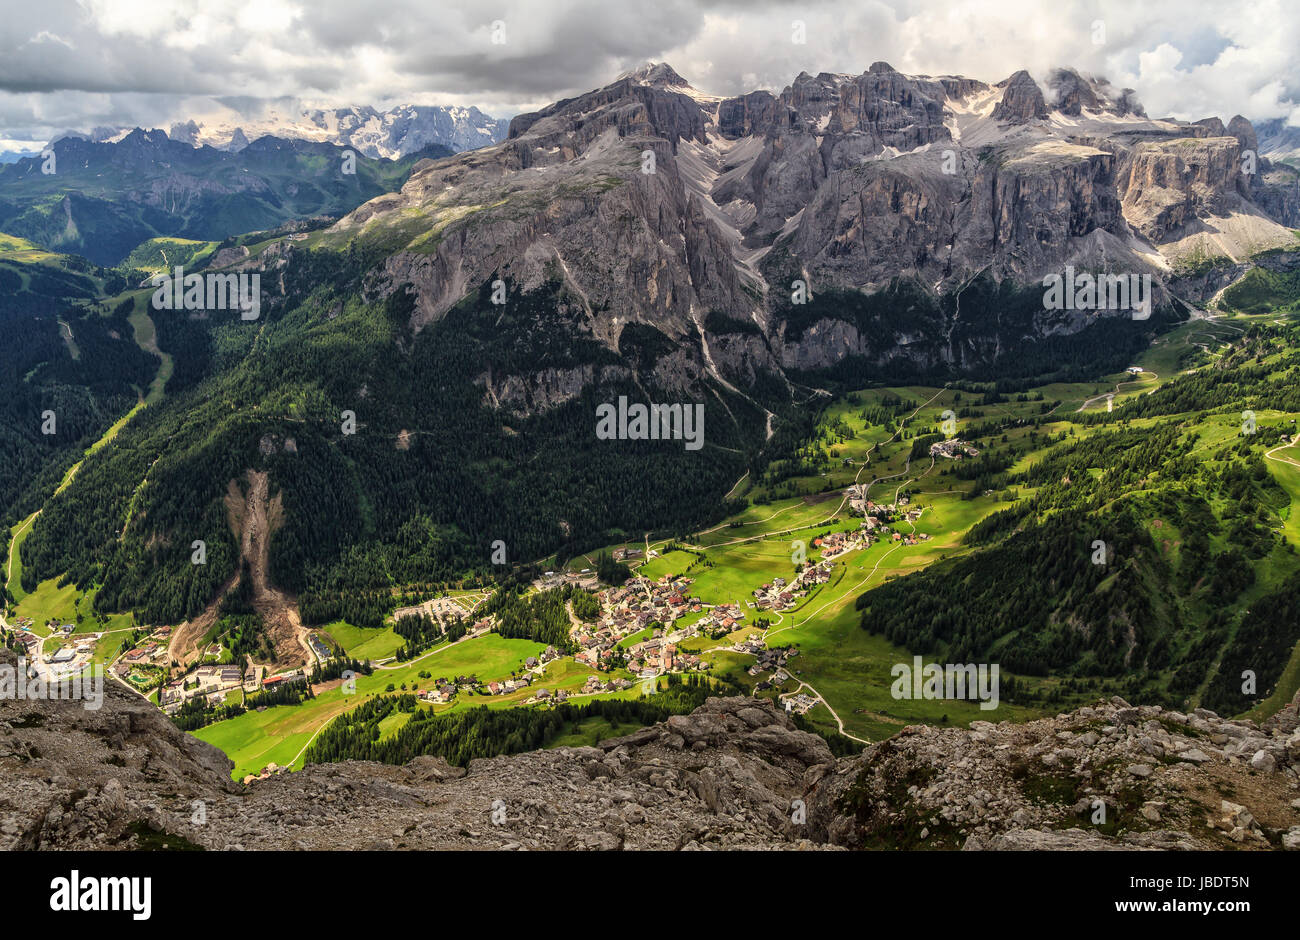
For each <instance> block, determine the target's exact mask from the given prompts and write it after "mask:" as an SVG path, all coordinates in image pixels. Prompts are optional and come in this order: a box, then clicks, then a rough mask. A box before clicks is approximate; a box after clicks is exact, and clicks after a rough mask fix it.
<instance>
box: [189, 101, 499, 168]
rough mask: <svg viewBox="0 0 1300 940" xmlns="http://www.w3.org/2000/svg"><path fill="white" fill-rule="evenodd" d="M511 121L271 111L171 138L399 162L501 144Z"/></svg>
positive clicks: (434, 111) (462, 114)
mask: <svg viewBox="0 0 1300 940" xmlns="http://www.w3.org/2000/svg"><path fill="white" fill-rule="evenodd" d="M508 126H509V121H507V120H504V119H498V118H494V117H491V116H490V115H487V114H484V113H483V112H482V111H480V110H479V109H478V108H474V107H470V108H443V107H435V106H426V105H400V106H398V107H396V108H393V109H392V110H390V111H380V110H377V109H376V108H373V107H369V106H365V107H352V108H338V109H335V110H330V111H325V110H302V111H298V112H296V113H283V112H276V111H269V112H267V113H266V114H265V115H264V116H260V117H257V118H243V117H240V116H237V115H236V116H233V117H229V118H221V119H214V120H202V119H192V120H189V121H186V122H184V123H179V124H173V125H172V126H171V128H170V129H169V130H168V132H167V133H168V136H169V137H171V138H172V139H173V140H183V141H186V142H187V143H191V144H194V145H195V146H198V145H200V144H207V145H208V146H211V147H216V148H218V149H221V150H241V149H243V148H244V147H246V146H248V143H249V141H253V140H256V139H257V138H259V137H263V136H266V135H268V134H270V135H273V136H275V137H286V138H291V139H297V140H312V141H320V142H324V143H331V144H337V145H340V146H348V147H355V148H356V149H357V151H358V152H359V153H362V154H364V155H365V156H368V157H387V158H389V159H397V158H399V157H404V156H406V155H407V154H411V153H415V152H416V151H417V150H421V149H423V148H424V147H427V146H428V145H429V144H441V145H442V146H444V147H449V148H451V149H452V150H455V151H457V152H459V151H462V150H474V149H477V148H478V147H484V146H487V145H489V144H494V143H497V142H498V141H500V140H502V139H503V138H504V137H505V134H506V128H507V127H508Z"/></svg>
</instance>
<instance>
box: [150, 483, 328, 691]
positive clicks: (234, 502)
mask: <svg viewBox="0 0 1300 940" xmlns="http://www.w3.org/2000/svg"><path fill="white" fill-rule="evenodd" d="M246 480H247V490H246V491H245V489H243V488H241V487H240V485H239V483H238V482H237V481H235V480H231V481H230V486H229V488H228V489H227V492H226V498H225V504H226V516H227V518H228V519H229V522H230V531H231V532H233V533H234V534H235V537H236V538H238V539H239V551H240V557H241V559H242V560H243V561H245V562H247V563H248V571H249V574H250V577H251V579H252V582H253V585H252V587H253V608H254V609H255V610H256V611H257V613H258V614H259V615H260V616H261V618H262V622H263V624H265V629H266V635H267V638H268V639H269V641H270V643H271V647H272V648H273V649H274V650H275V665H276V666H277V667H279V668H286V669H291V668H295V667H298V666H302V665H304V664H306V663H310V662H311V661H312V659H313V656H312V653H311V649H310V646H309V645H308V641H307V637H306V629H305V628H304V627H303V625H302V618H301V617H300V616H299V614H298V603H297V600H296V599H295V598H294V597H293V596H291V595H290V594H287V593H286V592H284V591H282V590H280V589H279V588H277V587H275V586H274V585H273V584H271V580H270V577H269V575H268V573H267V572H268V570H269V569H270V538H271V535H272V534H273V533H274V532H275V530H276V529H277V528H278V527H279V525H280V522H281V520H282V517H283V512H284V510H283V508H282V506H281V503H280V497H279V496H276V497H275V498H274V499H272V498H271V496H270V479H269V477H268V475H267V473H266V472H265V471H257V470H249V471H248V474H247V477H246ZM239 578H240V575H239V574H238V573H237V574H236V575H235V576H234V578H232V579H231V580H230V581H229V582H228V583H227V584H226V585H224V586H223V587H222V589H221V591H220V592H219V593H218V594H217V596H216V597H215V598H214V599H213V600H212V602H211V603H210V604H208V606H207V607H206V608H205V609H204V610H203V613H201V614H199V615H198V616H197V617H195V618H194V619H193V620H187V621H186V622H185V623H183V624H181V625H180V626H179V627H177V628H176V631H175V632H174V633H173V635H172V640H171V643H170V645H169V649H168V652H169V655H170V656H171V658H172V659H174V660H175V661H176V662H178V663H180V664H181V665H189V664H190V663H191V662H193V661H194V660H195V659H196V658H197V657H198V656H199V653H200V652H201V649H200V646H201V643H202V640H203V638H204V637H205V636H206V635H207V632H208V630H209V629H211V627H212V625H213V624H214V623H215V622H216V620H217V616H218V614H219V607H220V603H221V599H222V597H224V596H225V593H226V592H227V591H229V590H230V589H231V588H232V587H234V586H235V585H237V584H238V583H239Z"/></svg>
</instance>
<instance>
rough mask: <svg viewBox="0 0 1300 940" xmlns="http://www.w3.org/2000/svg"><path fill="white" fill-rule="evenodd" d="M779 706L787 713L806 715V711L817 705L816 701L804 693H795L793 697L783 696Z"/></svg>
mask: <svg viewBox="0 0 1300 940" xmlns="http://www.w3.org/2000/svg"><path fill="white" fill-rule="evenodd" d="M781 704H782V705H784V706H785V708H786V710H787V711H790V712H796V713H797V714H800V715H806V714H807V713H808V710H809V709H811V708H812V707H813V706H814V705H816V704H817V699H815V698H813V697H812V696H811V695H809V694H808V693H806V692H796V693H795V694H794V695H783V696H782V697H781Z"/></svg>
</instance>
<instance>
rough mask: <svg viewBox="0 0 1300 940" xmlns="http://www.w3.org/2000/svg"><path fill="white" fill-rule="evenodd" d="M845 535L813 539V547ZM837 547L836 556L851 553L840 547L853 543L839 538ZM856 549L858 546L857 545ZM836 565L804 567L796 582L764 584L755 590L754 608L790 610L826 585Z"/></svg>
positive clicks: (775, 579) (781, 580) (781, 579)
mask: <svg viewBox="0 0 1300 940" xmlns="http://www.w3.org/2000/svg"><path fill="white" fill-rule="evenodd" d="M843 534H844V533H842V532H835V533H833V534H832V535H829V536H826V538H824V539H822V538H818V539H813V545H816V546H820V545H822V544H824V543H825V542H826V540H827V539H831V538H833V537H838V536H842V535H843ZM833 544H834V545H836V546H837V547H836V548H835V549H834V552H835V554H843V552H845V551H849V550H850V549H849V548H843V549H840V548H839V547H838V546H841V545H848V544H853V543H848V542H845V541H844V540H843V539H839V538H837V539H836V541H835V542H834V543H833ZM855 547H856V545H855ZM834 567H835V566H834V565H833V564H832V563H831V562H829V561H822V562H819V563H817V564H815V565H804V566H803V567H802V568H800V569H799V571H798V572H797V573H796V574H795V576H794V580H793V581H790V582H788V583H787V582H786V580H785V578H773V579H772V580H771V581H769V582H768V583H767V584H763V585H760V586H758V587H757V588H755V589H754V591H753V594H754V606H755V607H757V608H758V609H759V610H789V609H790V608H792V607H794V606H795V604H797V603H798V602H799V598H801V597H804V596H805V595H806V594H807V593H808V591H809V590H810V589H811V588H812V587H813V586H814V585H818V584H825V583H826V582H827V581H829V580H830V579H831V571H832V570H833V569H834Z"/></svg>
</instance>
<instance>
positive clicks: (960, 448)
mask: <svg viewBox="0 0 1300 940" xmlns="http://www.w3.org/2000/svg"><path fill="white" fill-rule="evenodd" d="M979 455H980V452H979V451H978V450H976V449H975V448H974V447H972V446H971V445H970V444H967V443H966V442H965V441H962V440H958V439H957V438H955V437H953V438H949V439H948V440H946V441H936V442H935V443H933V444H931V445H930V456H931V457H947V458H948V459H949V460H961V459H962V457H978V456H979Z"/></svg>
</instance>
